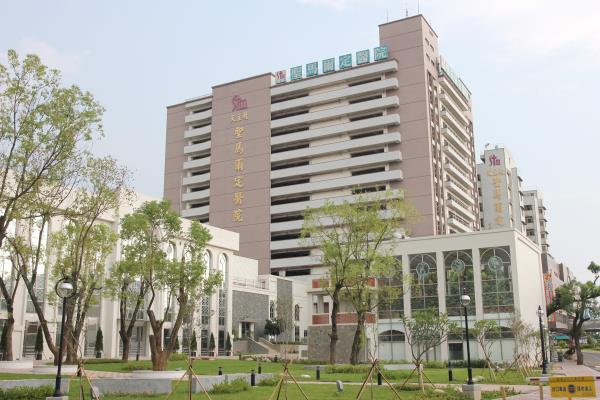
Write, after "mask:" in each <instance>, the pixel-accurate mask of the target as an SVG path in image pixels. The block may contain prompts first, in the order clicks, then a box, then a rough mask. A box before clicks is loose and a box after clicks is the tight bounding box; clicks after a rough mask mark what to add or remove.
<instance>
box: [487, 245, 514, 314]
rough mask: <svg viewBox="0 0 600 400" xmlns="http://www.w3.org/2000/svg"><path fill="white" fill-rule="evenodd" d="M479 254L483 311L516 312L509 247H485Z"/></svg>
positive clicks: (494, 312)
mask: <svg viewBox="0 0 600 400" xmlns="http://www.w3.org/2000/svg"><path fill="white" fill-rule="evenodd" d="M479 254H480V257H481V287H482V292H483V312H484V313H486V314H488V313H492V314H498V313H512V312H514V298H513V287H512V271H511V263H510V249H509V247H508V246H504V247H490V248H484V249H480V250H479Z"/></svg>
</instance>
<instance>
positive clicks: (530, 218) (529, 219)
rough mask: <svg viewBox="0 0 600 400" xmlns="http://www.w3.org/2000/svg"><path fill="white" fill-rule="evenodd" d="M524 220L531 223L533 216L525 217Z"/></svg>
mask: <svg viewBox="0 0 600 400" xmlns="http://www.w3.org/2000/svg"><path fill="white" fill-rule="evenodd" d="M525 222H526V223H528V224H533V217H525Z"/></svg>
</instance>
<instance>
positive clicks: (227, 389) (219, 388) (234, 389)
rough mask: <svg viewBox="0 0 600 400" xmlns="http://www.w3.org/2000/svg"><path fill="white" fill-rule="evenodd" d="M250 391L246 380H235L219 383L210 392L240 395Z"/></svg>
mask: <svg viewBox="0 0 600 400" xmlns="http://www.w3.org/2000/svg"><path fill="white" fill-rule="evenodd" d="M249 389H250V385H248V382H246V380H245V379H241V378H240V379H235V380H233V381H231V382H223V383H217V384H216V385H214V386H213V388H212V389H211V390H210V393H211V394H227V393H239V392H244V391H246V390H249Z"/></svg>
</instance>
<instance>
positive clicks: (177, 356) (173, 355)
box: [169, 353, 188, 361]
mask: <svg viewBox="0 0 600 400" xmlns="http://www.w3.org/2000/svg"><path fill="white" fill-rule="evenodd" d="M187 358H188V355H187V354H183V353H171V355H170V356H169V361H184V360H187Z"/></svg>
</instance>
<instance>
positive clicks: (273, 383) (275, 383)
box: [257, 378, 279, 386]
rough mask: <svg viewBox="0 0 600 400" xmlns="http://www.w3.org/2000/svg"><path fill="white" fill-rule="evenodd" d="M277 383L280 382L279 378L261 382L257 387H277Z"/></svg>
mask: <svg viewBox="0 0 600 400" xmlns="http://www.w3.org/2000/svg"><path fill="white" fill-rule="evenodd" d="M277 382H279V380H278V379H277V378H267V379H262V380H260V381H259V382H258V383H257V385H258V386H275V385H277Z"/></svg>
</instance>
